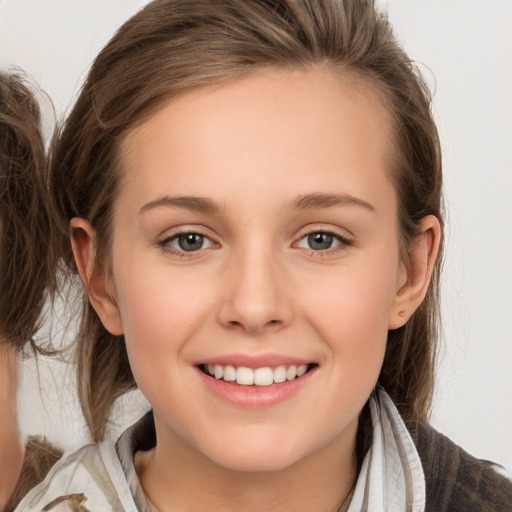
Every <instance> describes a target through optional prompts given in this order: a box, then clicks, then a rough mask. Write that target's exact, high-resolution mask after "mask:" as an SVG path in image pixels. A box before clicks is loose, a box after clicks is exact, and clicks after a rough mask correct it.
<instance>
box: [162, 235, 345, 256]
mask: <svg viewBox="0 0 512 512" xmlns="http://www.w3.org/2000/svg"><path fill="white" fill-rule="evenodd" d="M319 234H321V235H328V236H330V237H332V242H334V241H337V242H338V244H336V245H335V246H334V247H329V248H326V249H318V250H316V249H313V248H311V247H302V246H300V245H299V244H300V242H301V241H302V240H307V238H308V237H310V236H314V235H319ZM187 235H197V236H199V237H201V238H202V242H203V243H204V242H205V241H208V242H209V245H208V246H207V247H200V248H199V249H197V250H194V251H186V250H184V249H177V248H175V247H173V246H172V245H171V243H172V242H174V241H176V240H179V239H180V238H181V237H184V236H187ZM157 245H158V247H159V248H160V250H161V251H162V252H164V253H166V254H171V255H173V256H179V257H181V258H186V257H192V256H194V253H200V252H201V251H203V250H205V249H209V248H210V247H212V246H214V245H215V242H214V241H213V240H212V239H211V238H210V237H209V236H207V235H205V234H203V233H201V232H200V231H193V230H190V231H180V232H178V233H175V234H173V235H171V236H168V237H166V238H164V239H163V240H160V241H158V242H157ZM217 245H218V244H217ZM351 245H353V241H352V240H351V239H349V238H347V237H345V236H342V235H340V234H338V233H335V232H333V231H328V230H323V229H315V230H312V231H309V232H307V233H304V234H303V235H302V236H301V237H300V238H299V240H298V241H297V242H295V243H294V246H295V247H299V248H302V249H307V250H309V251H310V253H311V255H312V256H320V257H322V256H328V255H329V254H333V253H336V252H339V251H343V250H344V249H346V247H349V246H351Z"/></svg>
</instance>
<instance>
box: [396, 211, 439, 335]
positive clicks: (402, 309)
mask: <svg viewBox="0 0 512 512" xmlns="http://www.w3.org/2000/svg"><path fill="white" fill-rule="evenodd" d="M420 229H421V232H420V234H419V235H418V237H417V239H416V241H415V243H414V245H413V247H412V248H411V250H410V251H409V259H410V267H409V268H406V266H405V264H404V263H402V264H401V268H400V270H399V272H398V279H397V292H396V295H395V298H394V300H393V305H392V307H391V312H390V315H389V322H388V329H398V328H399V327H402V326H403V325H405V324H406V323H407V320H409V318H410V317H411V316H412V314H413V313H414V312H415V311H416V309H417V308H418V307H419V306H420V304H421V303H422V302H423V299H424V298H425V295H426V294H427V290H428V287H429V284H430V279H431V277H432V271H433V269H434V265H435V262H436V259H437V255H438V253H439V247H440V245H441V237H442V229H441V224H440V222H439V219H438V218H437V217H435V216H433V215H428V216H426V217H424V218H423V219H422V220H421V222H420Z"/></svg>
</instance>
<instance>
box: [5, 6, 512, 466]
mask: <svg viewBox="0 0 512 512" xmlns="http://www.w3.org/2000/svg"><path fill="white" fill-rule="evenodd" d="M212 1H214V0H212ZM145 3H146V2H145V1H144V0H108V2H107V1H105V0H0V67H1V68H2V69H6V68H10V67H12V66H13V65H15V66H18V67H20V68H23V69H24V70H26V71H27V72H28V73H29V74H30V75H31V76H32V77H33V79H35V81H37V82H38V83H39V84H40V86H41V87H42V88H43V89H44V90H46V91H47V93H48V94H49V95H50V97H51V98H52V100H53V102H54V105H55V108H56V111H57V116H58V117H62V115H63V113H64V112H65V111H66V109H68V108H69V105H70V104H71V103H72V101H73V99H74V98H75V97H76V93H77V90H78V87H79V84H80V83H81V81H82V79H83V77H84V75H85V73H86V71H87V69H88V67H89V65H90V62H91V60H92V59H93V58H94V56H95V54H96V53H97V52H98V51H99V49H100V48H101V47H102V46H103V45H104V44H105V43H106V42H107V40H108V39H109V38H110V36H111V35H112V34H113V32H114V31H115V29H116V28H117V27H118V26H119V25H120V24H121V23H122V22H123V21H124V20H125V19H126V18H127V17H129V16H130V15H131V14H133V13H134V12H135V11H136V10H137V9H138V8H140V7H141V6H142V5H144V4H145ZM379 4H380V5H383V6H385V7H386V8H388V10H389V14H390V19H391V21H392V23H393V24H394V26H395V28H396V31H397V33H398V35H399V37H400V38H401V39H402V40H403V43H404V45H405V48H406V50H407V51H408V52H409V54H410V55H411V56H412V57H413V58H414V59H415V60H416V61H417V62H418V63H420V66H421V69H422V71H423V73H424V74H425V75H426V77H427V79H428V82H429V83H430V84H431V86H432V88H433V89H434V90H435V97H434V98H435V113H436V117H437V120H438V127H439V130H440V133H441V139H442V143H443V151H444V153H443V160H444V172H445V182H446V205H447V211H448V215H447V243H446V251H447V256H446V260H445V270H444V278H443V304H442V310H443V317H444V338H443V351H442V356H441V357H442V362H441V365H440V369H439V378H438V387H437V393H436V398H435V409H434V414H433V418H432V422H433V424H434V425H435V426H436V427H437V428H438V429H440V430H441V431H442V432H444V433H445V434H447V435H448V436H449V437H451V438H452V439H453V440H454V441H456V442H457V443H458V444H461V445H462V446H463V447H464V448H466V449H467V450H468V451H469V452H471V453H473V454H474V455H476V456H478V457H481V458H486V459H491V460H494V461H497V462H500V463H502V464H504V465H506V466H507V467H508V468H509V469H512V320H511V318H512V236H511V235H512V232H511V231H512V1H511V0H388V1H385V0H381V1H380V2H379ZM46 110H47V108H46ZM69 336H70V333H69V332H68V337H69ZM57 337H58V336H57ZM64 369H65V366H64V365H62V364H57V363H47V362H45V361H41V364H40V377H41V383H42V389H43V393H41V392H40V391H39V388H38V379H37V376H38V372H37V369H36V366H35V364H34V363H33V362H28V363H25V364H24V369H23V382H22V386H21V390H20V406H21V422H22V428H23V431H24V433H26V434H28V433H39V432H46V434H47V435H48V436H49V437H50V438H51V439H53V440H54V441H55V442H57V443H58V444H60V445H63V446H65V447H72V446H76V445H77V444H80V443H81V442H83V439H85V437H86V434H85V429H84V428H83V424H82V422H81V420H80V418H79V414H78V412H77V406H76V398H75V397H74V395H73V393H72V391H71V390H72V389H73V387H74V384H73V382H72V377H71V371H70V370H69V369H68V370H67V371H68V375H67V376H66V375H65V371H64ZM57 395H58V396H59V398H58V399H56V398H55V397H56V396H57ZM43 396H44V397H45V398H44V400H43V399H42V397H43ZM142 403H143V400H141V399H140V398H139V397H138V396H137V394H135V395H134V394H132V395H131V396H130V397H128V398H127V399H126V400H124V403H123V404H122V406H121V409H122V410H127V411H128V415H127V416H124V417H120V419H119V424H121V425H122V424H123V423H125V422H127V421H130V420H131V419H132V418H133V417H134V416H136V415H137V412H133V411H139V410H140V407H143V406H141V404H142Z"/></svg>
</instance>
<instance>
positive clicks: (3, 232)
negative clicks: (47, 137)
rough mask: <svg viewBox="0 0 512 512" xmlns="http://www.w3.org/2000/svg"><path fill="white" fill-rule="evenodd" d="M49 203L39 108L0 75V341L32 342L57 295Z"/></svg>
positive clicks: (14, 80)
mask: <svg viewBox="0 0 512 512" xmlns="http://www.w3.org/2000/svg"><path fill="white" fill-rule="evenodd" d="M50 212H51V203H50V201H49V198H48V191H47V187H46V157H45V150H44V143H43V139H42V136H41V132H40V113H39V107H38V104H37V102H36V100H35V99H34V96H33V94H32V92H31V90H30V88H29V87H28V85H27V83H26V81H25V79H24V78H23V77H22V76H21V75H20V74H4V73H0V337H2V338H3V339H4V340H5V341H7V342H9V343H11V344H13V345H14V346H16V347H17V348H18V350H21V348H22V347H23V346H24V345H25V343H27V342H29V343H30V344H31V346H32V348H33V349H34V351H42V349H41V348H40V347H37V345H36V343H35V341H34V335H35V333H36V332H37V330H38V328H39V324H38V321H39V317H40V315H41V311H42V309H43V305H44V300H45V290H46V289H48V290H54V289H55V264H54V258H53V251H52V249H51V244H50V242H51V239H52V234H51V233H52V231H53V223H52V222H51V218H52V216H51V214H50Z"/></svg>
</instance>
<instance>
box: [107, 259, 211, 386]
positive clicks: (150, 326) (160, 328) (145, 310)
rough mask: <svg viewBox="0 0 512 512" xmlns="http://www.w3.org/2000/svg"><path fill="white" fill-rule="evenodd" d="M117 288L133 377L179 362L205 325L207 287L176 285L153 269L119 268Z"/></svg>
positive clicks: (187, 283)
mask: <svg viewBox="0 0 512 512" xmlns="http://www.w3.org/2000/svg"><path fill="white" fill-rule="evenodd" d="M139 268H141V267H139ZM115 282H116V283H117V286H116V295H117V302H118V306H119V311H120V315H121V322H122V326H123V332H124V337H125V341H126V346H127V350H128V355H129V358H130V364H131V366H132V370H133V373H134V375H135V376H136V377H137V375H138V374H147V373H148V368H149V369H150V371H149V373H152V372H153V370H151V369H155V368H157V367H160V366H161V365H162V363H164V366H165V363H170V362H172V361H176V360H179V355H180V353H181V351H182V350H183V347H184V346H185V345H186V343H187V341H188V340H189V339H190V337H191V336H192V335H193V333H194V332H195V331H196V330H197V328H198V325H201V324H202V323H203V322H204V321H205V315H206V314H207V309H208V308H207V307H205V306H206V305H207V304H208V302H209V300H208V297H209V293H210V292H209V289H208V287H207V286H206V283H201V281H193V282H191V281H190V280H187V279H179V278H177V276H173V275H172V273H169V272H163V271H162V269H161V268H158V267H156V266H151V265H149V266H146V267H145V268H144V271H141V270H139V271H133V270H132V269H131V268H122V267H121V268H118V269H117V272H116V273H115ZM153 373H154V372H153Z"/></svg>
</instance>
